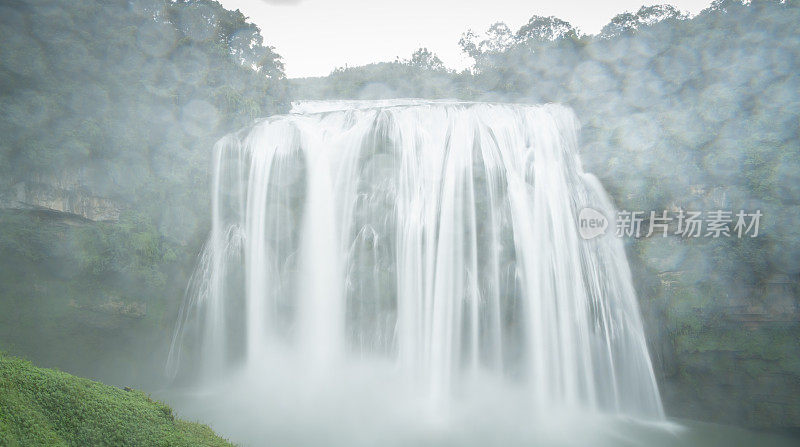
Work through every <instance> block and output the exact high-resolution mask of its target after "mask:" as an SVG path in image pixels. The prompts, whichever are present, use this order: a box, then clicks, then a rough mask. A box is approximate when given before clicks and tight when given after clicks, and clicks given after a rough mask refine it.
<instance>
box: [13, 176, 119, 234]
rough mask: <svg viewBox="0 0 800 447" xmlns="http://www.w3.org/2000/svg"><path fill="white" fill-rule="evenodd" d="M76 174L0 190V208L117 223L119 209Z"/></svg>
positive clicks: (27, 181) (36, 178)
mask: <svg viewBox="0 0 800 447" xmlns="http://www.w3.org/2000/svg"><path fill="white" fill-rule="evenodd" d="M82 177H83V175H81V172H80V171H75V172H62V173H60V174H58V175H34V176H32V177H31V178H30V179H25V180H21V181H17V182H15V183H13V184H11V185H8V186H7V187H5V188H2V189H0V208H6V209H24V210H44V211H53V212H57V213H64V214H71V215H74V216H78V217H81V218H83V219H87V220H91V221H95V222H117V221H119V217H120V213H121V211H122V209H123V205H122V203H121V202H120V201H118V200H113V199H110V198H107V197H103V196H102V194H99V193H97V192H95V191H92V188H90V187H89V185H88V183H87V182H84V181H83V178H82Z"/></svg>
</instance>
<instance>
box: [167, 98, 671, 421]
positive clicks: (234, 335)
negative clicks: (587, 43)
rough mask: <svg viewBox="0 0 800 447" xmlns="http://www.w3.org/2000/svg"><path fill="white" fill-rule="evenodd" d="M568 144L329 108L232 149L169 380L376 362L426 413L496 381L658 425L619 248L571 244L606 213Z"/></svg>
mask: <svg viewBox="0 0 800 447" xmlns="http://www.w3.org/2000/svg"><path fill="white" fill-rule="evenodd" d="M577 131H578V124H577V121H576V119H575V117H574V115H573V113H572V112H571V111H570V110H569V109H567V108H565V107H562V106H558V105H546V106H527V105H506V104H485V103H458V102H432V101H421V100H396V101H382V102H357V101H340V102H305V103H301V104H298V105H296V106H295V109H294V111H293V113H292V114H290V115H287V116H277V117H272V118H269V119H267V120H264V121H262V122H261V123H259V124H257V125H255V126H254V127H253V128H252V129H249V130H246V131H243V132H242V133H239V134H236V135H230V136H227V137H225V138H223V139H222V140H221V141H220V142H219V143H218V144H217V145H216V148H215V164H214V190H213V230H212V232H211V237H210V239H209V241H208V243H207V244H206V247H205V250H204V253H203V256H202V262H201V263H200V266H199V267H198V269H197V271H196V273H195V275H194V276H193V278H192V284H191V286H190V288H189V291H188V292H187V300H186V303H185V304H184V306H183V308H182V311H181V318H180V320H179V323H178V326H177V329H176V331H175V337H174V340H173V342H172V348H171V350H170V359H169V365H168V367H169V370H170V372H171V373H172V374H176V373H177V372H178V371H179V369H183V370H188V371H198V372H199V374H200V375H202V376H204V377H206V378H217V379H219V378H222V379H224V378H225V377H227V376H228V375H229V374H232V371H234V370H242V369H244V370H246V371H250V372H251V373H253V374H255V376H256V377H258V375H259V374H261V373H262V372H264V371H268V370H273V369H276V368H281V366H282V365H284V364H285V363H287V362H288V360H287V359H288V358H289V357H291V358H295V359H299V361H300V362H301V363H302V364H303V365H304V366H303V367H302V369H303V370H305V371H306V372H313V375H314V376H315V377H317V378H322V380H324V377H326V376H330V377H337V371H343V370H344V369H345V368H347V367H348V365H352V364H355V363H359V362H363V361H367V360H366V359H374V358H385V359H389V361H391V362H394V363H395V364H396V369H397V371H398V375H399V376H400V377H402V378H403V380H404V381H406V382H407V383H409V384H412V385H411V387H412V388H413V389H415V390H417V391H418V392H419V393H420V394H421V395H424V396H428V397H429V398H430V399H431V401H432V402H436V403H437V405H439V404H441V403H446V402H450V401H451V398H452V397H453V396H458V395H464V394H469V393H470V392H471V391H470V390H474V389H475V386H476V384H481V383H490V382H492V383H493V382H496V381H499V382H503V383H508V384H513V386H515V387H517V389H519V390H520V392H521V393H523V394H524V395H525V396H526V397H525V401H527V402H529V403H530V407H531V411H532V413H536V412H537V411H538V412H545V411H551V410H553V409H556V408H562V409H571V408H579V409H585V410H589V411H603V412H609V413H623V414H628V415H633V416H637V417H641V418H646V419H660V418H663V410H662V407H661V401H660V397H659V393H658V389H657V386H656V383H655V379H654V374H653V370H652V366H651V362H650V359H649V356H648V352H647V347H646V343H645V338H644V333H643V329H642V323H641V321H640V317H639V312H638V306H637V302H636V296H635V292H634V290H633V286H632V284H631V277H630V272H629V268H628V264H627V260H626V258H625V253H624V250H623V246H622V243H621V241H620V240H619V239H617V238H615V237H614V236H613V235H606V236H601V237H598V238H596V239H592V240H583V239H582V238H581V237H580V236H579V233H578V227H577V225H578V222H577V216H578V212H579V211H580V210H581V209H582V208H584V207H592V208H594V209H596V210H600V211H603V212H604V214H605V215H606V216H612V215H613V214H612V213H613V209H612V206H611V204H610V201H609V200H608V198H607V196H606V194H605V192H604V191H603V189H602V187H601V186H600V183H599V182H598V181H597V180H596V179H595V177H593V176H592V175H590V174H587V173H584V172H583V170H582V168H581V165H580V161H579V158H578V154H577V146H578V144H577ZM285 353H290V354H285ZM182 365H189V367H186V368H183V367H182ZM196 365H200V367H199V368H198V367H196ZM179 367H181V368H179ZM334 386H335V385H334Z"/></svg>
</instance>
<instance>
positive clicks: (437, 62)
mask: <svg viewBox="0 0 800 447" xmlns="http://www.w3.org/2000/svg"><path fill="white" fill-rule="evenodd" d="M407 63H408V65H411V66H412V67H415V68H420V69H423V70H444V69H445V67H444V63H442V60H441V59H439V56H437V55H436V54H435V53H433V52H432V51H429V50H428V49H427V48H418V49H417V51H415V52H414V54H412V55H411V60H409V61H408V62H407Z"/></svg>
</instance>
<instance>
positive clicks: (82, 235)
mask: <svg viewBox="0 0 800 447" xmlns="http://www.w3.org/2000/svg"><path fill="white" fill-rule="evenodd" d="M0 54H2V57H0V110H2V111H3V113H0V349H5V350H7V351H8V352H11V353H17V354H23V355H25V356H26V357H28V358H30V359H31V360H33V361H34V362H36V363H37V364H41V365H43V366H58V367H59V368H62V369H64V370H66V371H70V372H72V373H76V374H79V375H91V376H94V377H102V378H103V380H105V381H106V382H108V383H113V384H122V383H125V384H131V383H132V384H135V385H137V386H144V385H146V384H152V383H153V381H154V380H155V378H157V377H158V376H159V375H160V372H161V369H160V368H161V366H162V365H163V363H164V358H163V357H164V353H165V350H166V346H165V345H166V343H165V342H164V340H165V339H168V338H169V334H170V331H171V328H172V324H173V322H174V321H175V315H176V314H177V308H178V305H179V302H180V297H181V296H182V295H183V291H184V289H185V287H186V282H187V279H188V274H189V272H190V271H191V269H192V268H193V266H194V263H195V257H196V255H197V253H198V252H199V250H200V246H201V244H202V241H203V240H204V238H205V236H206V233H207V231H208V228H209V224H208V219H209V217H208V216H209V213H208V209H209V208H210V200H209V191H210V187H209V184H208V182H209V175H208V172H209V167H210V166H211V153H212V147H213V144H214V142H215V141H216V140H217V139H218V138H219V137H221V136H222V135H224V134H226V133H228V132H232V131H234V130H236V129H238V128H240V127H242V126H245V125H248V124H249V123H252V122H253V121H254V120H255V119H256V118H259V117H262V116H266V115H270V114H273V113H278V112H284V111H286V110H288V99H287V86H286V79H285V76H284V73H283V63H282V61H281V58H280V56H279V55H277V54H276V53H275V51H274V49H273V48H272V47H270V46H268V45H266V44H264V42H263V41H262V37H261V34H260V30H259V29H258V27H257V26H256V25H254V24H253V23H250V22H248V21H247V19H246V17H245V16H244V15H243V14H242V13H241V12H239V11H230V10H226V9H225V8H223V7H222V5H221V4H220V3H218V2H216V1H213V0H177V1H173V0H130V1H129V0H87V1H79V2H76V1H71V0H38V1H35V2H26V1H21V0H8V1H3V2H0Z"/></svg>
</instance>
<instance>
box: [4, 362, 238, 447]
mask: <svg viewBox="0 0 800 447" xmlns="http://www.w3.org/2000/svg"><path fill="white" fill-rule="evenodd" d="M0 445H4V446H29V445H51V446H62V445H63V446H67V445H80V446H88V445H115V446H176V447H177V446H209V447H211V446H230V445H231V444H230V443H228V442H227V441H225V440H224V439H222V438H220V437H218V436H217V435H215V434H214V432H213V431H211V429H210V428H208V427H207V426H205V425H200V424H195V423H190V422H185V421H182V420H179V419H176V418H175V417H174V416H173V414H172V409H171V408H170V407H168V406H166V405H164V404H162V403H160V402H156V401H154V400H152V399H150V397H148V396H147V395H146V394H144V393H143V392H141V391H137V390H129V389H125V390H121V389H119V388H115V387H112V386H108V385H104V384H102V383H99V382H94V381H92V380H88V379H82V378H80V377H75V376H72V375H70V374H67V373H64V372H61V371H56V370H52V369H45V368H38V367H36V366H33V364H31V363H30V362H28V361H25V360H22V359H19V358H15V357H10V356H7V355H3V354H0Z"/></svg>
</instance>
